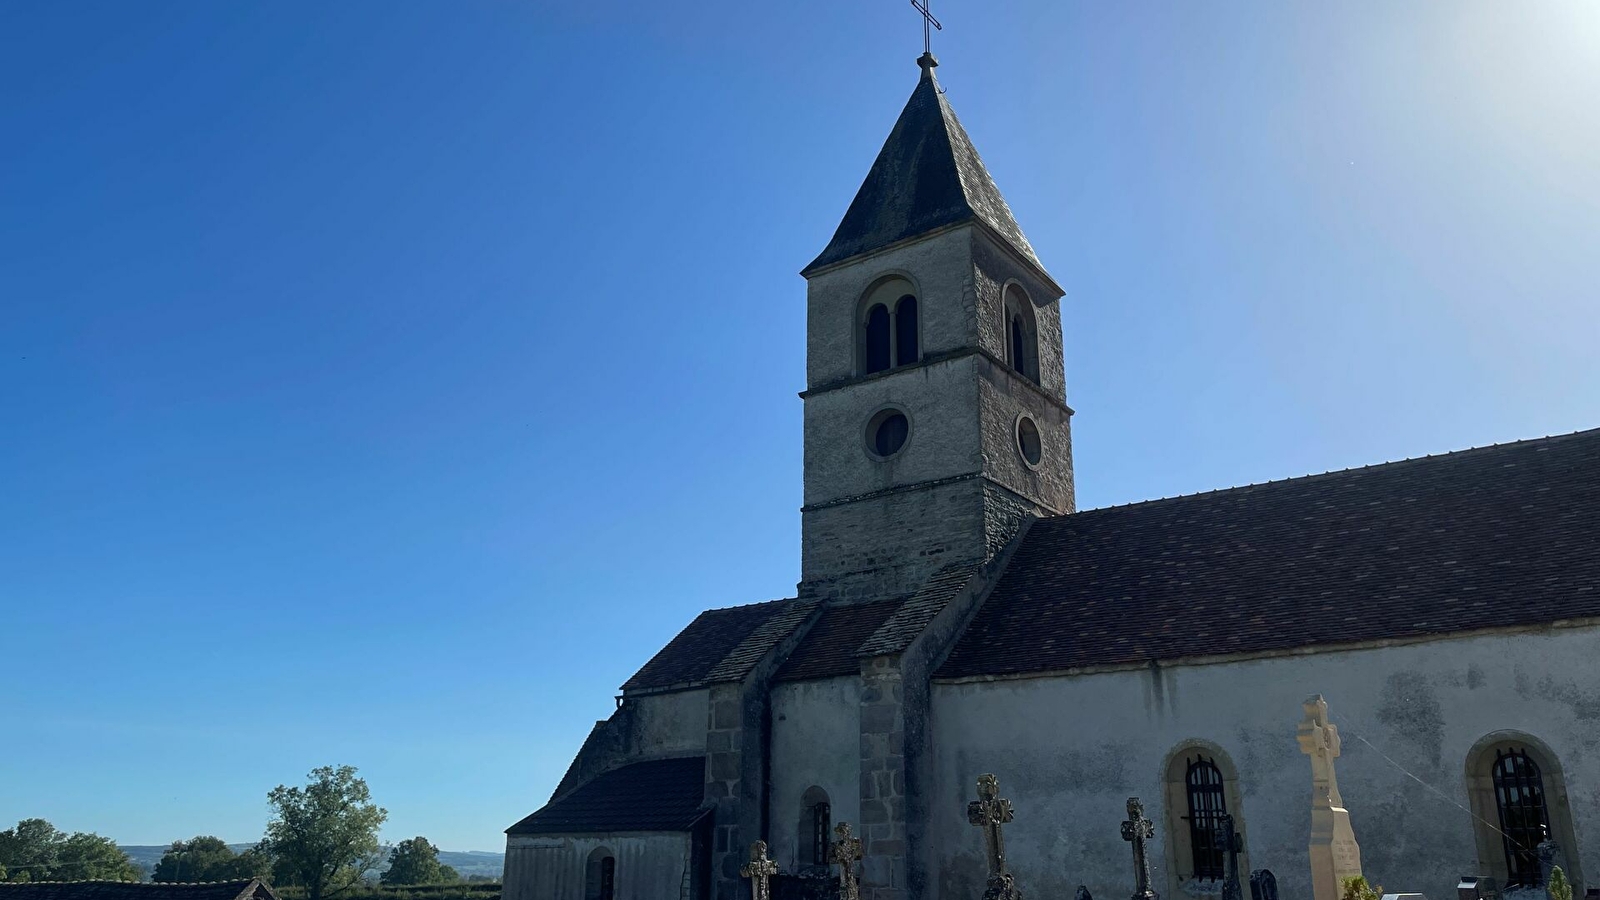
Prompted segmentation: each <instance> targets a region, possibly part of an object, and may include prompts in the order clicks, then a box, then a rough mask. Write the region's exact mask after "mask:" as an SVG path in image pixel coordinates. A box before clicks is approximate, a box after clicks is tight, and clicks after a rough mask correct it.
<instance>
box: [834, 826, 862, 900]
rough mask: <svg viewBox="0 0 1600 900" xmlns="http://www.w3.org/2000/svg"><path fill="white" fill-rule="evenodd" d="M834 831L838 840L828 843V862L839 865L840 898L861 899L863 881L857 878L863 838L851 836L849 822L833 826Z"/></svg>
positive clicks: (845, 899)
mask: <svg viewBox="0 0 1600 900" xmlns="http://www.w3.org/2000/svg"><path fill="white" fill-rule="evenodd" d="M833 833H834V834H835V835H836V836H837V837H838V840H835V841H834V842H833V843H831V844H829V845H828V862H831V863H833V864H834V865H836V866H838V867H839V900H861V883H860V882H859V881H858V880H857V879H856V863H858V862H860V861H861V856H862V854H861V838H858V837H852V836H851V834H850V823H849V822H840V823H839V824H837V825H835V826H833Z"/></svg>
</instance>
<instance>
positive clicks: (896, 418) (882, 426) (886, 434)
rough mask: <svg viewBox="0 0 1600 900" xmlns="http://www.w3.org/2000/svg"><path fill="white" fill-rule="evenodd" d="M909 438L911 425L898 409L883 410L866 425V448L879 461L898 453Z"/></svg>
mask: <svg viewBox="0 0 1600 900" xmlns="http://www.w3.org/2000/svg"><path fill="white" fill-rule="evenodd" d="M910 436H911V423H910V422H909V421H908V420H907V419H906V414H905V413H903V412H901V411H900V410H898V409H886V410H883V411H882V412H880V413H878V414H877V415H875V416H873V417H872V421H870V422H868V423H867V447H868V449H870V450H871V451H872V452H873V455H875V456H877V457H879V458H880V459H887V458H888V457H891V456H893V455H895V454H896V453H899V452H900V448H902V447H904V446H905V445H906V438H908V437H910Z"/></svg>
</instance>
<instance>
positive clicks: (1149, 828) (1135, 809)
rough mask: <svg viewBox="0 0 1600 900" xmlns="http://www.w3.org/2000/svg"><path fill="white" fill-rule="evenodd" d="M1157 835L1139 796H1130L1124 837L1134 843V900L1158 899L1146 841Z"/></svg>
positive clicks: (1124, 825) (1123, 825)
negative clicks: (1154, 888)
mask: <svg viewBox="0 0 1600 900" xmlns="http://www.w3.org/2000/svg"><path fill="white" fill-rule="evenodd" d="M1155 836H1156V826H1155V823H1154V822H1151V821H1150V820H1149V819H1146V818H1145V817H1144V804H1143V803H1140V802H1139V798H1138V797H1129V798H1128V820H1127V821H1126V822H1123V823H1122V839H1123V840H1125V841H1128V842H1129V843H1131V844H1132V845H1133V900H1156V892H1155V891H1153V890H1151V889H1150V855H1149V848H1148V847H1147V846H1146V843H1145V842H1146V841H1148V840H1150V839H1151V838H1153V837H1155Z"/></svg>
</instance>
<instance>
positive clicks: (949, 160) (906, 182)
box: [805, 66, 1044, 273]
mask: <svg viewBox="0 0 1600 900" xmlns="http://www.w3.org/2000/svg"><path fill="white" fill-rule="evenodd" d="M974 219H976V220H978V221H980V222H982V223H984V224H985V225H987V226H989V228H990V229H992V230H993V231H994V232H995V233H996V234H998V235H999V236H1000V237H1001V238H1003V239H1004V240H1005V241H1006V243H1007V244H1009V245H1011V247H1012V248H1013V249H1015V250H1016V251H1017V252H1018V253H1020V254H1021V255H1022V256H1023V258H1025V259H1027V260H1028V261H1029V262H1031V263H1033V264H1034V265H1035V266H1037V267H1038V268H1039V271H1041V272H1043V271H1044V266H1043V265H1041V264H1040V263H1039V258H1038V257H1037V256H1035V255H1034V252H1033V246H1032V245H1031V244H1029V243H1028V239H1027V238H1026V237H1024V236H1023V234H1022V229H1021V228H1020V227H1019V226H1018V225H1017V220H1016V218H1015V217H1013V216H1012V214H1011V207H1010V206H1008V205H1007V204H1006V200H1005V198H1004V197H1002V196H1000V189H999V188H997V187H995V183H994V178H993V177H991V176H990V175H989V170H988V169H987V168H985V167H984V165H983V160H981V159H979V158H978V151H977V150H976V149H974V148H973V146H972V140H971V139H970V138H968V137H967V132H966V130H965V129H963V128H962V127H961V123H960V122H959V121H957V120H956V114H955V111H954V110H952V109H951V108H950V103H949V102H948V101H947V100H946V99H945V96H944V93H943V91H941V90H940V88H939V82H938V81H937V80H936V79H935V78H934V76H933V69H932V67H929V66H925V67H924V68H923V70H922V79H921V80H920V81H918V82H917V87H916V90H914V91H912V92H911V99H910V100H908V101H906V106H905V109H904V110H902V111H901V113H900V118H899V120H898V121H896V122H895V123H894V129H893V130H892V131H890V132H889V139H888V140H887V141H885V142H884V145H883V149H882V150H880V151H878V158H877V159H876V160H875V161H874V162H873V163H872V168H871V170H869V171H868V172H867V179H866V181H864V182H862V183H861V189H860V190H859V191H857V192H856V197H855V199H854V200H853V201H851V203H850V208H849V210H847V211H846V212H845V214H844V219H843V220H842V221H841V222H840V223H839V228H838V230H837V231H836V232H834V235H833V240H831V241H829V242H828V246H827V247H826V248H825V249H824V250H823V251H822V253H821V255H819V256H818V257H817V258H816V259H814V260H812V262H811V264H810V265H808V266H806V268H805V272H806V273H809V272H811V271H812V270H814V269H819V268H821V267H823V266H827V265H831V264H833V263H836V262H841V261H843V260H846V259H849V258H850V257H852V256H859V255H860V254H862V253H868V252H871V251H873V250H878V249H881V248H883V247H887V246H888V245H890V244H893V243H895V242H897V241H901V240H905V239H907V238H912V237H916V236H917V235H921V234H927V233H928V232H930V231H933V230H934V229H936V228H942V227H944V226H946V225H954V224H956V223H958V222H967V221H971V220H974Z"/></svg>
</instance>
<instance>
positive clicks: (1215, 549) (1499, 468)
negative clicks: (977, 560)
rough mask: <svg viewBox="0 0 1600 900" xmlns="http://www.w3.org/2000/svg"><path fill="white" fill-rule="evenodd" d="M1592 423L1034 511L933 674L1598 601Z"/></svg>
mask: <svg viewBox="0 0 1600 900" xmlns="http://www.w3.org/2000/svg"><path fill="white" fill-rule="evenodd" d="M1597 583H1600V429H1596V430H1593V431H1585V432H1579V433H1577V434H1571V435H1564V436H1560V437H1553V438H1544V439H1540V440H1532V441H1523V442H1519V443H1515V444H1502V445H1498V446H1493V447H1483V448H1479V449H1474V450H1464V451H1460V452H1457V453H1450V454H1445V455H1443V456H1434V457H1426V458H1422V459H1414V460H1406V461H1403V462H1396V463H1388V464H1384V465H1378V466H1370V467H1367V468H1363V469H1352V470H1348V471H1343V472H1333V473H1329V474H1325V475H1316V476H1309V477H1305V478H1297V479H1291V480H1289V481H1279V482H1271V483H1268V484H1262V485H1255V486H1251V487H1243V488H1234V489H1231V490H1224V491H1215V492H1212V493H1208V494H1198V495H1194V496H1189V497H1177V498H1173V499H1169V500H1157V501H1152V502H1148V503H1140V504H1135V505H1132V506H1123V507H1113V508H1109V509H1100V510H1091V511H1088V512H1082V513H1077V514H1073V515H1066V516H1059V517H1055V518H1049V519H1042V520H1040V521H1038V522H1035V523H1034V525H1033V527H1032V528H1031V529H1030V530H1029V531H1028V533H1027V535H1026V536H1025V537H1024V539H1023V542H1022V544H1021V545H1020V546H1019V547H1018V548H1017V550H1016V552H1015V553H1014V555H1013V556H1012V558H1011V560H1010V562H1009V564H1008V565H1007V567H1006V570H1005V572H1003V573H1002V574H1001V576H1000V579H999V581H998V583H997V584H996V586H995V589H994V591H993V593H992V594H991V595H990V597H989V598H988V600H987V601H985V603H984V606H983V608H982V609H980V610H979V612H978V613H977V615H976V616H975V617H974V619H973V621H972V623H971V625H970V626H969V627H968V629H967V631H966V633H965V634H964V635H963V636H962V638H961V640H960V641H959V642H958V643H957V644H956V647H955V648H954V650H953V651H952V652H951V654H950V656H949V658H948V659H947V660H946V662H945V663H944V665H943V666H942V667H941V668H940V669H939V671H938V673H937V675H938V677H943V678H959V677H968V676H985V675H1012V674H1023V673H1030V672H1046V671H1062V670H1068V669H1073V668H1081V667H1090V666H1105V665H1128V664H1144V663H1148V662H1150V661H1152V660H1156V661H1160V660H1174V659H1183V658H1195V657H1205V656H1214V655H1222V654H1234V653H1253V652H1261V651H1289V650H1294V649H1298V648H1305V647H1312V646H1317V645H1328V644H1344V643H1351V642H1361V641H1375V640H1389V639H1406V638H1426V637H1429V636H1434V635H1444V634H1450V633H1457V632H1466V631H1476V630H1481V629H1487V628H1495V627H1516V626H1531V625H1538V624H1544V623H1549V622H1555V621H1562V620H1571V619H1581V618H1589V617H1597V616H1600V589H1596V585H1597Z"/></svg>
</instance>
